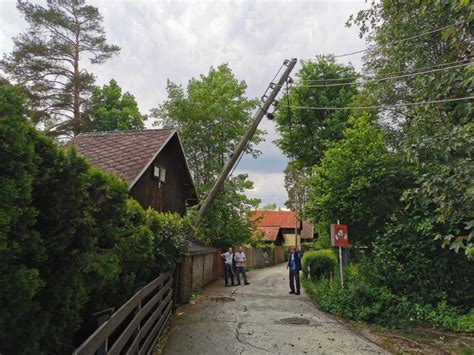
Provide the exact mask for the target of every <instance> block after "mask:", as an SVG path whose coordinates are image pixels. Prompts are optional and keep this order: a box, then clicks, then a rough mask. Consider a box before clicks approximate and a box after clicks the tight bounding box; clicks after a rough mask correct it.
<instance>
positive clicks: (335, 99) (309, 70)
mask: <svg viewBox="0 0 474 355" xmlns="http://www.w3.org/2000/svg"><path fill="white" fill-rule="evenodd" d="M296 76H297V77H298V79H299V83H297V84H295V85H294V86H292V87H291V88H290V94H289V95H290V97H289V101H290V105H291V106H307V107H321V106H323V107H345V106H347V105H349V104H350V103H351V102H352V100H353V98H354V96H355V95H356V94H357V88H356V87H355V86H354V85H346V86H333V87H319V86H321V81H322V83H323V84H324V80H334V79H347V80H349V79H353V78H354V77H356V76H357V75H356V72H355V71H354V68H353V67H352V66H346V65H342V64H338V63H336V61H335V58H334V57H331V56H326V57H325V56H320V57H317V59H316V60H315V61H308V62H302V67H301V69H300V71H299V72H298V74H297V75H296ZM315 80H317V81H318V82H319V85H318V84H314V83H313V82H314V81H315ZM315 86H318V87H315ZM286 100H287V98H286V97H285V98H283V99H282V100H281V101H282V102H286ZM348 118H349V113H348V112H347V111H344V110H340V111H334V110H302V109H291V110H290V111H289V112H288V107H287V105H283V104H282V105H281V106H280V109H279V110H278V114H277V115H276V122H277V124H278V131H279V132H280V135H281V138H280V139H279V140H278V142H277V143H278V146H279V147H280V148H281V150H282V151H283V152H284V153H285V154H286V155H288V156H292V155H294V157H295V160H296V164H297V165H296V167H297V168H300V167H307V168H311V167H313V166H314V165H316V164H318V163H319V161H320V160H321V158H322V157H323V153H324V151H325V150H326V149H327V148H328V147H329V146H330V145H331V144H332V143H333V142H334V141H337V140H339V139H340V138H342V132H343V131H344V128H345V127H346V122H347V119H348Z"/></svg>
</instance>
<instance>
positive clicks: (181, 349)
mask: <svg viewBox="0 0 474 355" xmlns="http://www.w3.org/2000/svg"><path fill="white" fill-rule="evenodd" d="M249 281H250V282H251V284H250V285H248V286H238V287H228V288H225V287H224V286H223V281H222V280H219V281H217V282H215V283H213V284H211V285H210V286H209V287H206V289H205V290H204V292H203V294H202V295H201V296H200V297H198V299H197V300H196V301H195V302H193V304H187V305H185V306H182V307H180V308H179V309H178V310H177V312H176V314H175V317H174V319H173V321H172V325H171V330H170V335H169V341H168V344H167V345H166V347H165V349H164V354H169V355H171V354H194V355H198V354H384V353H386V352H385V350H383V349H382V348H380V347H378V346H377V345H375V344H373V343H371V342H370V341H369V340H367V339H365V338H363V337H360V336H358V335H356V334H355V333H353V332H352V331H350V330H349V329H348V328H347V327H346V326H345V325H343V324H341V323H340V322H338V321H337V320H335V319H334V318H333V317H331V316H329V315H327V314H325V313H323V312H320V311H318V310H317V309H316V308H315V306H314V305H313V304H312V303H311V301H310V299H309V297H308V296H307V295H306V294H305V292H304V290H303V289H301V295H300V296H295V295H290V294H288V292H289V287H288V275H287V270H286V269H285V265H278V266H274V267H269V268H265V269H261V270H255V271H252V272H250V273H249Z"/></svg>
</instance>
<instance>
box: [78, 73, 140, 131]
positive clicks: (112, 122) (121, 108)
mask: <svg viewBox="0 0 474 355" xmlns="http://www.w3.org/2000/svg"><path fill="white" fill-rule="evenodd" d="M85 114H86V115H87V118H88V120H90V121H91V122H90V125H91V130H93V131H128V130H133V129H143V128H144V127H145V124H144V121H145V120H146V119H147V117H146V116H144V115H142V114H141V113H140V110H139V109H138V104H137V102H136V100H135V97H134V96H133V95H132V94H130V93H129V92H125V93H124V94H122V88H121V87H120V86H119V85H118V84H117V82H116V81H115V80H113V79H112V80H110V82H109V84H108V85H104V86H103V87H102V88H98V87H96V88H95V89H94V90H93V91H92V96H91V99H90V106H89V107H88V109H87V112H86V113H85Z"/></svg>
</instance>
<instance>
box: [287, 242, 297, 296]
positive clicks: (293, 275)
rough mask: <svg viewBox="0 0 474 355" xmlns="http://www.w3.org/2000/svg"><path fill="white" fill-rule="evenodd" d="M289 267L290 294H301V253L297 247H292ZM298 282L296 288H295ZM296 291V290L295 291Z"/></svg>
mask: <svg viewBox="0 0 474 355" xmlns="http://www.w3.org/2000/svg"><path fill="white" fill-rule="evenodd" d="M286 268H287V269H289V270H290V290H291V291H290V294H295V295H299V294H300V270H301V255H300V253H299V252H297V251H296V248H295V247H291V249H290V254H289V255H288V265H287V266H286ZM295 283H296V290H295ZM295 291H296V292H295Z"/></svg>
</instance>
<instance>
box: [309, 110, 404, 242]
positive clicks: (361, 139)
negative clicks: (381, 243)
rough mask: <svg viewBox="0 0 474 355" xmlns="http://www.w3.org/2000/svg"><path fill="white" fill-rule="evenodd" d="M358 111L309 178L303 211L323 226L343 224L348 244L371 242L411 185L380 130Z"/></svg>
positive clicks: (396, 208) (382, 228) (381, 229)
mask: <svg viewBox="0 0 474 355" xmlns="http://www.w3.org/2000/svg"><path fill="white" fill-rule="evenodd" d="M372 120H373V118H371V117H370V115H367V114H363V115H361V116H360V117H358V118H353V119H351V120H350V123H351V127H349V128H346V129H345V130H344V132H343V138H342V139H341V140H340V141H338V142H337V143H334V144H333V145H332V147H330V148H329V149H327V150H326V151H325V153H324V156H323V158H322V160H321V164H320V165H319V166H316V167H315V168H314V170H313V176H312V177H310V178H309V199H308V202H307V204H306V206H305V215H306V216H307V217H308V218H310V219H311V220H313V221H314V223H321V222H324V223H325V224H326V227H328V226H329V225H330V224H331V223H335V221H336V220H338V219H339V220H340V221H341V222H342V223H345V224H348V225H349V229H350V236H351V243H353V244H356V245H364V246H369V247H370V246H371V243H372V242H373V241H374V240H375V237H376V236H377V235H378V234H379V233H382V232H383V231H384V228H385V223H386V222H387V221H388V219H389V218H390V216H391V215H392V213H393V212H394V211H396V210H398V209H399V208H400V205H401V203H400V197H401V196H402V194H403V191H404V189H405V188H406V187H407V186H408V184H409V183H410V176H409V173H408V171H407V170H406V167H404V164H403V162H402V161H400V159H399V157H397V155H396V154H394V153H392V152H390V151H389V149H388V147H387V144H386V142H385V141H384V134H383V132H382V131H381V130H380V128H379V127H378V126H377V125H376V124H375V123H373V122H372Z"/></svg>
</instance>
